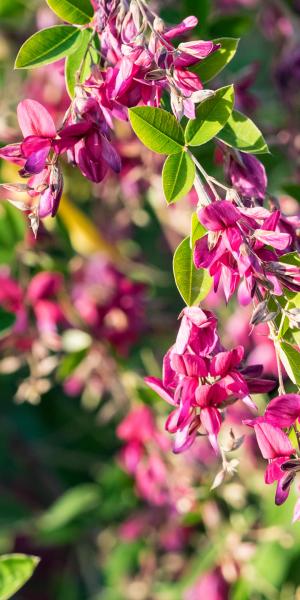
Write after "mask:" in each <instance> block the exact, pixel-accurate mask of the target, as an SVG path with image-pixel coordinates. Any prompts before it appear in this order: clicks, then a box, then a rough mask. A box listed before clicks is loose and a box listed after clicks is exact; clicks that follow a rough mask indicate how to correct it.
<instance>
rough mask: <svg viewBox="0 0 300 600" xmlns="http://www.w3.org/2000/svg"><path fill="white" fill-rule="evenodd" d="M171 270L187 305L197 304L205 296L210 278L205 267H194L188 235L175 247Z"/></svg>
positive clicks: (209, 285)
mask: <svg viewBox="0 0 300 600" xmlns="http://www.w3.org/2000/svg"><path fill="white" fill-rule="evenodd" d="M173 271H174V277H175V282H176V285H177V288H178V291H179V293H180V295H181V296H182V298H183V300H184V301H185V303H186V304H187V305H188V306H192V305H194V304H198V303H199V302H201V300H203V299H204V298H205V297H206V296H207V294H208V293H209V290H210V288H211V284H212V279H211V277H210V275H209V274H208V273H207V271H206V270H205V269H196V268H195V266H194V261H193V252H192V249H191V246H190V237H187V238H185V239H184V240H183V241H182V242H181V243H180V244H179V246H178V248H177V249H176V251H175V254H174V259H173Z"/></svg>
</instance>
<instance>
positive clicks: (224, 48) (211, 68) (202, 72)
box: [191, 38, 240, 83]
mask: <svg viewBox="0 0 300 600" xmlns="http://www.w3.org/2000/svg"><path fill="white" fill-rule="evenodd" d="M213 41H214V43H215V44H221V47H220V48H219V49H218V50H216V51H215V52H212V53H211V54H209V56H207V57H206V58H205V59H204V60H201V61H200V62H199V63H198V64H197V65H196V66H195V67H193V68H192V69H191V70H192V71H194V73H197V75H199V77H200V79H201V81H202V82H203V83H207V82H208V81H210V80H211V79H213V78H214V77H216V76H217V75H218V74H219V73H220V72H221V71H222V70H223V69H224V68H225V67H226V65H228V63H230V61H231V60H232V59H233V57H234V56H235V53H236V51H237V48H238V44H239V41H240V40H239V39H237V38H217V39H216V40H213Z"/></svg>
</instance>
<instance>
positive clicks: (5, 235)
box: [0, 201, 26, 264]
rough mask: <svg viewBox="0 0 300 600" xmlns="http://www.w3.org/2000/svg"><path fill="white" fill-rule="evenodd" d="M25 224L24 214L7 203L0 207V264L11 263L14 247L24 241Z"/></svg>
mask: <svg viewBox="0 0 300 600" xmlns="http://www.w3.org/2000/svg"><path fill="white" fill-rule="evenodd" d="M25 232H26V222H25V218H24V214H23V213H22V212H21V211H20V210H17V208H15V207H14V206H12V205H11V204H9V202H3V201H2V204H1V205H0V238H1V245H0V264H3V263H12V262H13V260H14V258H15V256H16V247H17V244H18V243H19V242H22V241H23V240H24V236H25Z"/></svg>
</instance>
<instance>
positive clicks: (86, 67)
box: [65, 29, 97, 98]
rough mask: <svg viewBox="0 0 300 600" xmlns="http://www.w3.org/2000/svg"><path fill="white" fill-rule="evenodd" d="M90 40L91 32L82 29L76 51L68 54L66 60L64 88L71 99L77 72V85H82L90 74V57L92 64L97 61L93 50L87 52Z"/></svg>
mask: <svg viewBox="0 0 300 600" xmlns="http://www.w3.org/2000/svg"><path fill="white" fill-rule="evenodd" d="M90 40H91V31H90V30H89V29H83V30H82V31H81V32H80V37H79V42H78V47H77V50H76V51H75V52H73V53H72V54H70V55H69V56H68V57H67V59H66V63H65V79H66V87H67V90H68V94H69V96H70V97H71V98H74V94H75V85H76V83H77V81H76V79H77V73H78V72H79V69H81V75H80V79H79V83H82V82H83V81H85V80H86V79H87V78H88V77H89V75H90V73H91V56H92V58H93V60H94V62H96V60H97V54H96V51H95V49H94V48H90V51H89V52H87V48H88V45H89V42H90ZM90 53H91V54H90Z"/></svg>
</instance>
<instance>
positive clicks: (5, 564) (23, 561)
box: [0, 554, 40, 600]
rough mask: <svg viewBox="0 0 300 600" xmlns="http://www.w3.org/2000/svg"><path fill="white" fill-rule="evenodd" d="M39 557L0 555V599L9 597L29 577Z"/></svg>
mask: <svg viewBox="0 0 300 600" xmlns="http://www.w3.org/2000/svg"><path fill="white" fill-rule="evenodd" d="M39 561H40V559H39V558H38V557H37V556H27V555H26V554H4V555H3V556H0V600H8V598H11V597H12V596H13V595H14V594H15V593H16V592H17V591H18V590H19V589H20V588H21V587H22V586H23V585H24V584H25V583H26V581H27V580H28V579H29V578H30V577H31V575H32V573H33V571H34V570H35V568H36V567H37V565H38V563H39Z"/></svg>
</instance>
